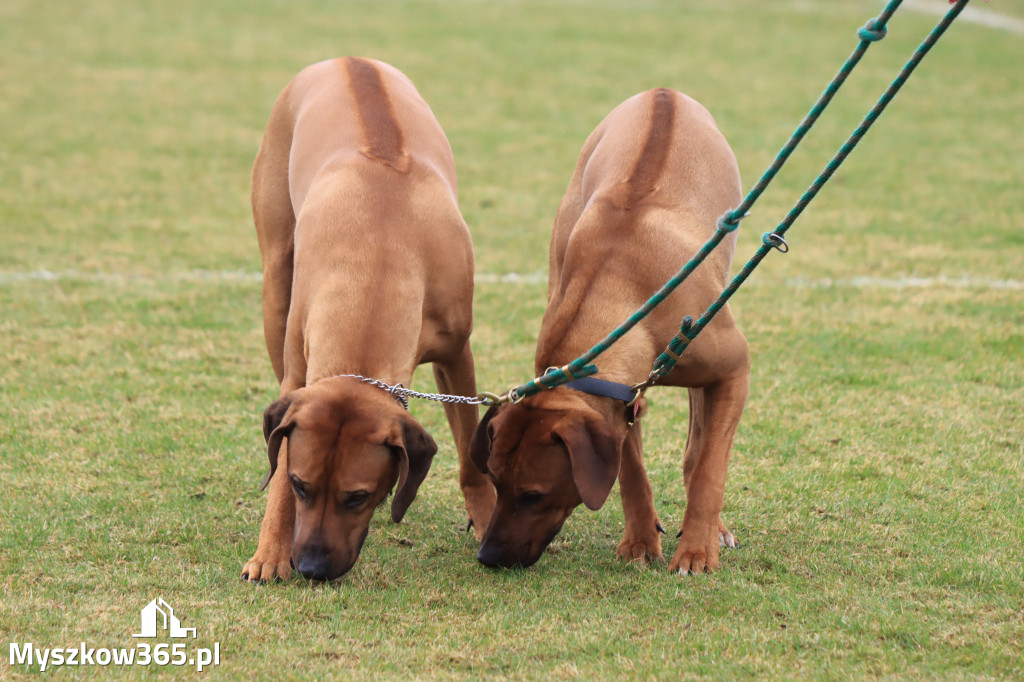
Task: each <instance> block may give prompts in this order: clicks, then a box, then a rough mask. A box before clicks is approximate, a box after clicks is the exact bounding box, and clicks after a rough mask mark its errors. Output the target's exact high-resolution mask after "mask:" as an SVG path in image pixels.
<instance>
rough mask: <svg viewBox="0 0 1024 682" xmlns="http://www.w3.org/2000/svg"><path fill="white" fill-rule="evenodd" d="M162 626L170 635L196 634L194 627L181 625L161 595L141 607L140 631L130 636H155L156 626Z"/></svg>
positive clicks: (193, 635)
mask: <svg viewBox="0 0 1024 682" xmlns="http://www.w3.org/2000/svg"><path fill="white" fill-rule="evenodd" d="M161 624H162V626H163V629H164V630H168V631H169V632H170V635H171V637H188V636H189V633H191V634H192V637H193V639H194V638H195V636H196V629H195V628H183V627H181V621H180V620H178V618H177V617H176V616H175V615H174V609H172V608H171V605H170V604H168V603H167V602H165V601H164V599H163V597H157V598H156V599H154V600H153V601H151V602H149V603H148V604H146V606H145V607H144V608H143V609H142V632H140V633H139V634H137V635H132V637H156V632H157V627H158V626H159V625H161Z"/></svg>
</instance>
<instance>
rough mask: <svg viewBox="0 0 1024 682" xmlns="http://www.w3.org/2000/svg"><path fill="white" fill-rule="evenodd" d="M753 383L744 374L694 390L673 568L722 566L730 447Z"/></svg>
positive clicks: (694, 570) (694, 571)
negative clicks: (683, 510) (684, 499)
mask: <svg viewBox="0 0 1024 682" xmlns="http://www.w3.org/2000/svg"><path fill="white" fill-rule="evenodd" d="M749 386H750V379H749V374H748V373H746V372H742V373H738V374H736V375H733V376H732V377H729V378H727V379H724V380H722V381H720V382H718V383H717V384H713V385H711V386H708V387H706V388H703V389H691V393H690V395H691V399H690V434H689V439H690V442H688V443H687V448H686V461H685V462H684V464H683V466H684V472H685V474H684V475H685V479H686V497H687V502H686V513H685V514H684V516H683V530H682V536H681V537H680V539H679V546H678V547H676V551H675V554H674V555H673V557H672V561H671V563H669V569H670V570H671V571H673V572H675V571H678V572H679V573H682V574H684V575H685V574H687V573H692V574H697V573H703V572H704V571H705V570H708V571H713V570H716V569H717V568H718V548H719V539H720V537H721V531H722V530H723V529H724V528H725V527H724V526H723V525H722V522H721V518H720V515H721V512H722V501H723V497H724V495H725V477H726V472H727V470H728V468H729V451H730V450H731V449H732V441H733V437H734V436H735V435H736V428H737V427H738V426H739V422H740V416H741V415H742V414H743V406H744V405H745V404H746V400H747V392H748V391H749ZM725 532H726V533H728V531H727V530H726V531H725ZM729 536H730V537H731V534H729Z"/></svg>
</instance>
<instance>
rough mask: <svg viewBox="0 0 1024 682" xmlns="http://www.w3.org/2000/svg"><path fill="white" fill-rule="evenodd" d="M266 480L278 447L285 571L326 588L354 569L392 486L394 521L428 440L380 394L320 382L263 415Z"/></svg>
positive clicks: (429, 452)
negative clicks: (288, 547) (287, 533)
mask: <svg viewBox="0 0 1024 682" xmlns="http://www.w3.org/2000/svg"><path fill="white" fill-rule="evenodd" d="M263 434H264V436H265V437H266V439H267V452H268V456H269V458H270V473H269V474H267V480H266V481H264V486H265V485H266V483H267V481H269V480H270V478H271V477H272V476H273V475H274V472H275V470H276V469H277V462H278V456H279V453H280V452H281V448H282V446H283V445H285V443H286V445H285V447H286V453H287V465H288V471H287V475H288V482H289V485H290V486H291V489H292V495H293V496H294V498H295V535H294V540H293V543H292V564H293V566H294V567H295V568H296V570H298V571H299V572H300V573H301V574H302V575H303V576H305V577H306V578H310V579H315V580H334V579H335V578H339V577H341V576H342V575H344V574H345V573H346V572H347V571H348V570H349V569H350V568H352V566H353V565H354V564H355V562H356V559H357V558H358V557H359V550H360V549H362V546H363V541H364V540H365V539H366V534H367V531H368V530H369V527H370V518H371V517H372V516H373V512H374V510H375V509H376V508H377V507H378V506H379V505H380V504H381V503H382V502H383V501H384V499H385V498H386V497H387V495H388V493H389V492H390V491H391V489H392V488H393V487H395V485H396V483H397V488H396V490H395V496H394V500H393V501H392V503H391V518H392V519H394V521H395V522H396V523H397V522H399V521H401V520H402V517H403V516H404V515H405V511H406V510H407V509H408V508H409V505H410V504H411V503H412V501H413V498H415V497H416V491H417V490H418V489H419V486H420V484H421V483H422V482H423V479H424V478H426V475H427V472H428V471H429V470H430V464H431V461H432V460H433V457H434V453H435V452H437V445H435V443H434V441H433V439H432V438H431V437H430V435H429V434H428V433H427V432H426V431H424V430H423V427H421V426H420V425H419V424H417V423H416V421H415V420H413V418H412V417H410V416H409V414H408V413H407V412H406V411H405V410H404V409H402V407H401V406H400V405H399V404H398V403H397V402H395V400H394V399H393V398H392V397H391V396H389V395H388V394H387V393H385V392H383V391H381V390H380V389H378V388H374V387H372V386H367V385H365V384H356V383H354V382H353V381H351V380H345V379H325V380H322V381H319V382H317V383H316V384H314V385H312V386H308V387H306V388H301V389H298V390H296V391H292V392H291V393H288V394H287V395H285V396H284V397H282V398H281V399H280V400H277V401H276V402H274V403H273V404H271V405H270V407H268V408H267V409H266V411H265V412H264V414H263Z"/></svg>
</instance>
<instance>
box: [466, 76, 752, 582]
mask: <svg viewBox="0 0 1024 682" xmlns="http://www.w3.org/2000/svg"><path fill="white" fill-rule="evenodd" d="M740 199H741V195H740V178H739V171H738V170H737V166H736V159H735V157H734V156H733V154H732V151H731V150H730V149H729V145H728V144H727V143H726V141H725V139H724V138H723V137H722V135H721V134H720V133H719V131H718V129H717V127H716V126H715V122H714V119H713V118H712V117H711V115H710V114H709V113H708V112H707V110H706V109H704V107H702V106H701V105H700V104H698V103H697V102H695V101H694V100H692V99H690V98H689V97H687V96H686V95H683V94H681V93H678V92H674V91H671V90H664V89H659V90H651V91H649V92H645V93H642V94H640V95H637V96H635V97H632V98H630V99H628V100H626V101H625V102H624V103H622V104H621V105H619V106H618V107H617V108H616V109H615V110H614V111H612V112H611V114H609V115H608V117H607V118H606V119H605V120H604V121H603V122H602V123H601V124H600V125H599V126H598V127H597V129H596V130H595V131H594V132H593V133H592V134H591V135H590V137H589V138H588V139H587V142H586V144H585V145H584V147H583V151H582V153H581V154H580V158H579V161H578V163H577V165H576V171H575V173H574V175H573V177H572V181H571V182H570V184H569V189H568V191H567V192H566V195H565V198H564V199H563V200H562V204H561V206H560V207H559V209H558V216H557V218H556V220H555V229H554V234H553V236H552V239H551V255H550V274H549V280H548V307H547V311H546V312H545V314H544V320H543V323H542V326H541V331H540V338H539V340H538V342H537V355H536V365H535V366H536V370H537V372H538V373H541V372H543V371H544V370H545V369H546V368H548V367H561V366H563V365H565V364H566V363H568V362H571V361H572V360H574V359H575V358H576V357H578V356H579V355H581V354H583V353H584V352H586V351H587V350H589V349H590V348H591V347H592V346H593V345H594V344H595V343H597V342H598V341H600V340H601V339H603V338H604V337H605V335H606V334H608V333H609V332H610V331H611V330H612V329H614V328H615V327H616V326H617V325H618V324H619V323H621V322H622V321H624V320H626V319H627V318H628V317H629V316H630V315H631V314H632V313H633V312H634V311H635V310H636V309H637V308H638V307H639V306H640V305H641V304H643V303H644V302H645V301H646V300H647V299H648V298H649V297H650V296H651V294H653V293H654V292H655V291H656V290H657V289H658V288H659V287H661V285H663V284H664V283H665V282H666V281H667V280H668V279H670V278H671V277H672V276H673V275H674V274H675V273H676V271H677V270H678V269H679V267H680V266H681V264H682V263H683V262H685V261H686V259H688V258H689V257H690V256H692V255H693V254H694V253H695V252H696V251H697V250H698V248H699V247H700V246H701V245H702V244H703V243H704V242H705V241H706V240H707V239H708V237H710V236H711V235H712V233H713V232H714V230H715V226H716V222H717V219H718V218H719V216H721V215H722V214H723V213H725V212H726V211H727V210H728V209H730V208H733V207H735V206H736V205H738V204H739V202H740ZM735 245H736V237H735V235H729V236H728V237H726V239H725V240H724V241H723V242H722V244H721V245H720V246H719V247H718V249H717V250H715V251H714V252H713V253H712V254H711V255H709V256H708V257H707V260H706V261H705V262H704V264H703V265H702V266H701V267H700V268H698V269H697V270H696V272H695V273H694V274H693V275H691V276H690V278H689V280H687V282H686V283H685V284H683V285H682V286H681V287H680V289H679V290H678V291H677V292H676V293H675V294H674V295H672V296H671V297H669V298H668V299H667V301H665V303H663V304H662V305H661V306H659V307H658V308H657V309H656V310H655V311H654V312H653V313H652V314H651V315H650V316H648V317H647V318H646V319H645V320H644V321H642V322H640V323H639V324H638V325H637V327H636V328H634V329H633V330H632V331H631V332H630V333H629V334H627V335H626V336H624V337H623V338H622V339H621V340H620V341H619V342H618V343H616V344H615V345H613V346H612V347H611V348H610V349H609V350H608V351H607V352H605V353H604V354H603V355H601V356H600V357H599V358H598V359H597V363H598V366H599V367H600V375H599V376H600V377H601V378H603V379H606V380H610V381H613V382H617V383H620V384H624V385H625V386H630V385H633V384H636V383H638V382H640V381H642V380H643V379H645V378H647V375H648V373H649V372H650V369H651V366H652V363H653V361H654V359H655V358H656V357H657V356H658V355H659V354H660V353H661V351H662V350H663V349H664V348H665V347H666V346H667V345H668V342H669V340H670V339H671V338H672V337H673V336H674V335H675V333H676V331H677V330H678V326H679V323H680V321H681V320H682V318H683V317H684V316H685V315H686V314H694V313H700V312H703V311H704V309H705V308H706V307H707V306H708V305H709V304H710V303H711V301H712V300H713V299H714V297H715V296H716V295H717V294H718V293H719V292H720V291H721V290H722V289H723V287H724V286H725V283H726V277H727V276H728V271H729V266H730V263H731V261H732V254H733V250H734V249H735ZM749 374H750V356H749V353H748V351H747V343H746V340H745V339H744V337H743V335H742V334H741V333H740V331H739V330H738V329H737V328H736V324H735V322H734V321H733V317H732V315H731V314H730V312H729V310H728V308H725V309H723V310H722V311H721V313H719V315H718V317H716V318H715V320H714V321H713V322H712V323H711V324H710V325H708V327H707V328H706V329H705V331H704V332H703V334H702V335H701V336H699V337H698V338H697V339H696V340H695V341H694V342H693V343H692V344H691V346H690V348H689V349H688V350H687V351H686V352H685V353H684V354H683V356H682V359H681V360H680V362H679V364H678V365H677V366H676V368H675V370H674V371H673V372H672V373H671V374H669V375H668V376H667V377H666V378H665V379H663V380H662V382H661V383H662V384H663V385H669V386H684V387H688V388H689V393H690V424H689V435H688V439H687V444H686V453H685V455H684V462H683V471H684V477H685V481H686V494H687V498H688V505H687V508H686V513H685V516H684V518H683V528H682V535H681V539H680V542H679V546H678V548H677V549H676V552H675V556H674V557H673V558H672V562H671V564H670V568H671V569H672V570H673V571H675V570H678V571H680V572H682V573H688V572H693V573H700V572H702V571H704V570H705V569H707V570H713V569H715V568H717V567H718V549H719V542H720V540H721V541H722V542H723V543H724V544H729V545H732V546H734V545H735V540H734V538H733V537H732V535H731V534H730V533H729V532H728V530H726V528H725V526H724V525H722V523H721V521H720V518H719V514H720V512H721V509H722V499H723V493H724V488H725V476H726V468H727V465H728V461H729V450H730V448H731V446H732V440H733V436H734V434H735V433H736V427H737V425H738V424H739V420H740V415H741V413H742V412H743V406H744V403H745V402H746V397H747V390H748V386H749ZM641 414H642V411H641ZM633 416H634V415H633V413H632V411H629V412H627V409H625V408H624V404H623V402H622V401H620V400H616V399H614V398H608V397H600V396H597V395H591V394H589V393H583V392H580V391H577V390H573V389H571V388H566V387H561V388H556V389H553V390H551V391H546V392H544V393H541V394H538V395H536V396H533V397H530V398H527V399H525V400H523V401H522V402H520V403H518V404H515V405H503V406H501V407H498V408H491V409H490V410H489V411H488V412H487V414H486V415H485V416H484V419H483V421H482V422H481V423H480V426H478V427H477V431H476V433H475V434H474V437H473V447H472V449H473V459H474V461H475V462H476V463H477V465H478V466H479V467H480V468H481V470H482V471H488V472H489V474H490V477H491V480H492V481H493V482H494V484H495V487H496V488H497V491H498V501H497V505H496V507H495V510H494V513H493V515H492V516H491V522H490V525H489V526H488V527H487V531H486V533H485V534H484V538H483V543H482V545H481V547H480V551H479V554H478V558H479V559H480V561H481V562H483V563H484V564H487V565H489V566H498V565H501V566H514V565H517V564H518V565H522V566H529V565H531V564H533V563H534V562H535V561H537V559H539V558H540V555H541V553H542V552H543V551H544V548H545V547H547V545H548V544H549V543H550V542H551V540H552V538H554V536H555V534H556V533H558V531H559V529H561V527H562V524H563V523H564V522H565V520H566V518H568V516H569V514H571V513H572V511H573V509H574V508H575V507H576V506H577V505H579V504H580V502H582V503H584V504H586V505H587V507H589V508H591V509H597V508H599V507H601V505H602V504H604V501H605V500H606V499H607V497H608V494H609V493H610V492H611V489H612V485H613V484H614V482H615V479H616V476H618V479H619V486H620V492H621V494H622V505H623V509H624V511H625V521H626V528H625V535H624V537H623V539H622V542H621V543H620V544H619V547H618V551H617V554H618V555H619V556H620V557H624V558H627V559H639V560H645V561H649V560H652V559H661V558H662V554H661V538H660V536H659V530H660V525H659V523H658V517H657V514H656V513H655V510H654V503H653V494H652V490H651V485H650V483H649V482H648V480H647V474H646V471H645V470H644V466H643V460H642V456H641V436H640V423H639V420H638V421H637V422H636V424H635V425H634V426H633V427H632V428H630V427H629V426H628V424H629V421H631V417H633Z"/></svg>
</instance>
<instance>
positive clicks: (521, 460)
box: [470, 394, 625, 568]
mask: <svg viewBox="0 0 1024 682" xmlns="http://www.w3.org/2000/svg"><path fill="white" fill-rule="evenodd" d="M552 398H553V399H552ZM624 438H625V434H620V433H618V432H617V431H616V430H615V429H614V428H613V427H612V426H611V425H610V424H609V423H608V422H607V421H606V420H605V418H604V417H603V416H602V415H601V414H600V413H599V412H597V411H596V410H594V409H593V408H591V407H590V406H588V405H587V404H586V402H584V401H583V400H582V399H580V398H578V397H574V396H571V395H569V396H567V395H565V394H563V395H561V396H559V397H557V398H556V397H555V396H552V395H550V394H541V395H538V396H535V397H533V398H529V399H527V400H525V401H523V402H522V403H519V404H516V405H502V406H495V407H492V408H490V409H489V410H488V411H487V414H486V415H484V418H483V420H482V421H481V422H480V424H479V426H477V430H476V432H475V433H474V434H473V441H472V445H471V448H470V451H471V454H472V458H473V463H474V464H475V465H476V466H477V468H478V469H480V470H481V471H483V472H485V473H487V474H488V475H489V476H490V477H491V480H492V481H493V482H494V487H495V488H496V489H497V492H498V500H497V503H496V504H495V507H494V513H493V514H492V515H491V521H490V523H489V524H488V526H487V530H486V532H485V533H484V537H483V541H482V542H481V544H480V551H479V553H478V554H477V558H478V559H479V560H480V562H481V563H483V564H486V565H487V566H506V567H511V566H522V567H524V568H525V567H527V566H531V565H533V564H534V563H536V561H537V560H538V559H539V558H540V556H541V554H543V552H544V550H545V548H547V546H548V545H549V544H550V543H551V541H552V540H553V539H554V537H555V535H557V534H558V531H559V530H561V528H562V524H563V523H565V520H566V519H567V518H569V515H570V514H571V513H572V511H573V509H575V508H576V507H577V506H578V505H579V504H580V503H581V502H582V503H583V504H585V505H587V507H589V508H590V509H599V508H600V507H601V505H603V504H604V502H605V500H606V499H607V498H608V494H609V493H610V492H611V489H612V485H613V484H614V483H615V478H616V477H617V476H618V473H619V461H620V459H621V451H622V441H623V440H624Z"/></svg>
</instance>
